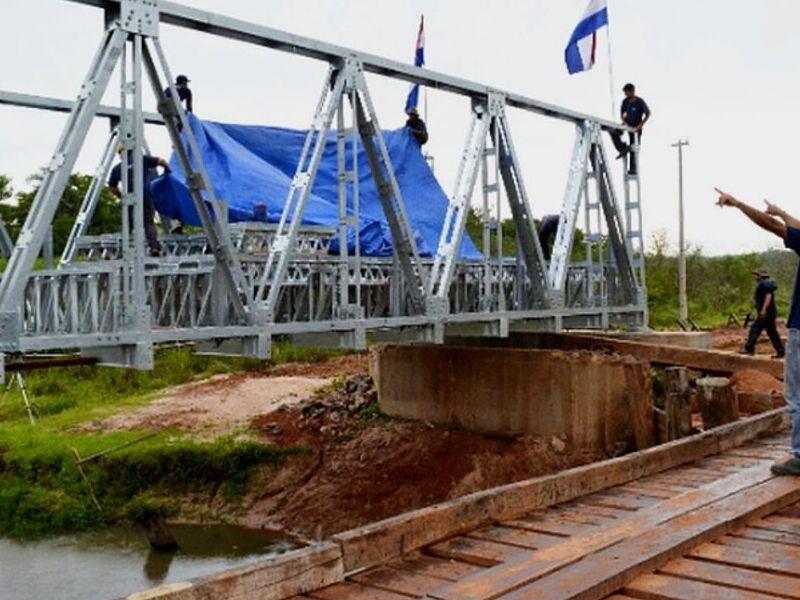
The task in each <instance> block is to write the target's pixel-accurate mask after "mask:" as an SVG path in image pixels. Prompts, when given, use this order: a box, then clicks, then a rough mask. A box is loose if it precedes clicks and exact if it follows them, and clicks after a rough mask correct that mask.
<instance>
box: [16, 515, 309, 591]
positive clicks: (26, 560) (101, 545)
mask: <svg viewBox="0 0 800 600" xmlns="http://www.w3.org/2000/svg"><path fill="white" fill-rule="evenodd" d="M170 531H171V532H172V534H173V535H174V536H175V539H176V540H177V542H178V545H179V546H180V550H178V551H177V552H172V553H163V552H156V551H153V550H151V549H150V546H149V544H148V543H147V538H146V537H145V535H144V533H143V532H142V531H141V530H138V529H121V528H119V529H109V530H104V531H99V532H88V533H81V534H77V535H70V536H60V537H53V538H47V539H42V540H37V541H25V542H18V541H13V540H7V539H0V598H1V599H2V600H79V599H80V600H111V599H114V598H120V597H124V596H126V595H127V594H130V593H132V592H136V591H140V590H143V589H147V588H150V587H154V586H157V585H161V584H163V583H172V582H176V581H185V580H186V579H191V578H193V577H200V576H203V575H210V574H213V573H217V572H219V571H223V570H225V569H230V568H232V567H237V566H241V565H244V564H247V563H250V562H254V561H257V560H261V559H263V558H266V557H268V556H270V555H275V554H280V553H283V552H286V551H288V550H291V549H293V548H295V547H296V546H295V545H293V544H292V542H289V541H287V540H285V539H282V538H280V537H277V536H276V535H275V534H272V533H269V532H263V531H256V530H250V529H243V528H240V527H234V526H228V525H211V526H201V525H173V526H171V527H170Z"/></svg>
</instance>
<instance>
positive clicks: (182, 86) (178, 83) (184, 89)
mask: <svg viewBox="0 0 800 600" xmlns="http://www.w3.org/2000/svg"><path fill="white" fill-rule="evenodd" d="M175 89H176V90H177V92H178V98H180V100H181V102H184V103H185V107H186V110H187V111H189V112H194V110H193V106H192V90H190V89H189V78H188V77H186V75H178V76H177V77H176V78H175ZM164 95H165V96H166V97H167V98H172V90H171V89H170V88H169V87H168V88H167V89H165V90H164Z"/></svg>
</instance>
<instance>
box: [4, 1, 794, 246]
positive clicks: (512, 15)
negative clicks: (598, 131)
mask: <svg viewBox="0 0 800 600" xmlns="http://www.w3.org/2000/svg"><path fill="white" fill-rule="evenodd" d="M185 4H188V5H191V6H193V7H195V8H199V9H204V10H209V11H214V12H219V13H224V14H226V15H229V16H234V17H237V18H240V19H245V20H249V21H252V22H255V23H259V24H263V25H267V26H270V27H275V28H278V29H284V30H287V31H290V32H292V33H296V34H300V35H305V36H310V37H313V38H317V39H319V40H323V41H326V42H332V43H336V44H340V45H344V46H348V47H351V48H354V49H357V50H362V51H365V52H370V53H374V54H379V55H382V56H385V57H388V58H392V59H396V60H400V61H407V62H411V61H412V60H413V56H414V44H415V41H416V31H417V27H418V23H419V17H420V14H423V13H424V15H425V30H426V38H427V39H426V48H425V52H426V63H427V66H428V67H429V68H431V69H433V70H436V71H441V72H444V73H448V74H451V75H454V76H459V77H463V78H466V79H470V80H473V81H477V82H480V83H483V84H487V85H491V86H493V87H496V88H500V89H504V90H508V91H511V92H515V93H520V94H524V95H527V96H529V97H532V98H536V99H539V100H542V101H546V102H551V103H554V104H558V105H562V106H564V107H567V108H571V109H575V110H580V111H583V112H587V113H590V114H593V115H597V116H599V117H603V118H611V117H612V110H613V114H614V116H615V118H616V113H617V111H618V105H619V101H620V99H621V96H622V94H621V88H622V86H623V84H624V83H626V82H628V81H631V82H633V83H635V84H636V86H637V91H638V93H639V95H640V96H641V97H643V98H644V99H645V100H646V101H647V103H648V104H649V106H650V108H651V110H652V112H653V116H652V120H651V122H650V123H648V125H647V127H646V130H645V134H644V139H643V144H642V166H641V180H642V191H643V209H644V221H645V236H646V238H648V239H649V238H650V236H652V235H653V233H654V232H656V231H659V230H664V231H666V233H667V236H668V239H669V241H670V243H671V245H672V249H673V250H674V249H675V247H676V245H677V237H678V234H677V231H678V209H677V207H678V165H677V153H676V150H675V149H674V148H673V147H672V144H673V143H675V142H676V141H677V140H678V139H685V140H688V141H689V143H690V145H689V146H688V147H686V148H685V149H684V186H685V187H684V189H685V205H686V210H685V212H686V238H687V241H688V243H689V244H690V245H692V246H699V247H701V248H702V250H703V251H704V252H705V253H707V254H725V253H739V252H748V251H758V250H764V249H767V248H773V247H778V246H779V245H780V240H777V239H776V238H774V237H772V236H771V235H770V234H767V233H764V232H761V231H758V230H757V229H756V228H755V227H754V226H752V225H751V224H750V223H749V222H747V221H746V220H745V218H744V217H743V216H741V215H739V214H737V213H736V212H735V211H732V210H730V209H727V210H722V209H719V208H718V207H716V206H715V205H714V201H715V194H714V191H713V187H714V186H718V187H721V188H723V189H725V190H726V191H729V192H731V193H733V194H734V195H736V196H738V197H740V198H742V199H744V200H747V201H750V202H752V203H754V204H758V205H762V199H764V198H768V199H770V200H771V201H773V202H776V203H778V204H780V205H782V206H783V207H784V208H785V209H787V210H788V211H789V212H790V213H794V214H797V215H800V194H798V192H797V183H796V181H797V180H795V179H794V169H796V168H798V167H797V166H796V165H795V164H794V161H795V160H796V157H797V155H798V153H797V150H796V149H795V147H794V143H795V141H796V140H798V139H800V136H798V134H799V133H800V120H798V115H797V109H796V105H797V102H798V99H799V98H800V41H798V40H797V27H796V24H797V22H800V2H797V1H796V0H761V1H760V2H753V1H752V0H750V1H743V0H703V1H702V2H698V1H697V0H670V1H668V2H667V1H664V0H658V1H656V0H608V5H609V9H608V10H609V21H610V28H609V30H608V31H607V32H603V33H602V34H601V36H600V48H599V50H598V56H597V64H596V66H595V68H594V69H593V70H592V71H589V72H585V73H580V74H577V75H572V76H570V75H569V74H568V73H567V71H566V68H565V66H564V62H563V52H564V46H565V44H566V42H567V40H568V39H569V36H570V34H571V32H572V29H573V28H574V27H575V25H576V24H577V23H578V21H579V20H580V17H581V15H582V13H583V11H584V8H585V6H586V4H587V0H516V1H515V0H493V1H492V2H485V0H405V1H404V2H387V1H385V0H186V2H185ZM102 26H103V25H102V12H101V11H99V10H98V9H95V8H91V7H85V6H81V5H76V4H73V3H71V2H65V1H64V0H0V56H2V57H3V59H2V61H0V90H5V91H16V92H23V93H30V94H40V95H45V96H54V97H59V98H68V99H72V98H74V97H75V96H76V94H77V91H78V89H79V87H80V83H81V82H82V80H83V78H84V76H85V74H86V71H87V69H88V66H89V62H90V60H91V58H92V56H93V54H94V51H95V49H96V47H97V45H98V43H99V41H100V36H101V33H102ZM609 37H610V46H611V48H610V50H611V53H610V54H611V63H610V64H611V66H612V68H611V69H609V58H608V46H607V43H608V41H609ZM161 41H162V44H163V46H164V49H165V52H166V54H167V57H168V60H169V62H170V67H171V69H172V71H173V72H174V73H177V72H181V73H186V74H187V75H188V76H189V77H190V78H191V79H192V89H193V91H194V94H195V113H196V114H197V115H198V116H199V117H200V118H203V119H209V120H214V121H222V122H232V123H246V124H263V125H276V126H283V127H291V128H298V129H304V128H307V127H308V125H309V124H310V121H311V117H312V114H313V110H314V106H315V105H316V102H317V98H318V95H319V92H320V89H321V86H322V81H323V77H324V76H325V73H326V70H327V65H325V64H323V63H321V62H319V61H315V60H312V59H307V58H303V57H298V56H293V55H290V54H286V53H281V52H278V51H275V50H271V49H268V48H262V47H257V46H252V45H247V44H244V43H240V42H235V41H230V40H225V39H222V38H218V37H214V36H209V35H206V34H202V33H199V32H194V31H187V30H183V29H179V28H175V27H170V26H166V25H162V27H161ZM609 71H612V72H613V91H614V98H613V109H612V98H611V90H610V83H611V82H612V77H611V74H610V72H609ZM367 80H368V84H369V86H370V91H371V94H372V96H373V101H374V103H375V105H376V108H377V112H378V116H379V120H380V123H381V126H382V127H383V128H385V129H391V128H395V127H399V126H401V125H402V124H403V122H404V118H405V117H404V114H403V112H402V109H403V105H404V102H405V96H406V93H407V91H408V84H407V83H404V82H401V81H394V80H391V79H387V78H384V77H381V76H378V75H368V76H367ZM118 95H119V91H118V89H114V86H113V83H112V86H111V89H110V90H109V91H108V92H107V94H106V99H105V102H107V103H114V101H115V99H117V98H118ZM427 98H428V100H427V107H428V110H427V120H428V126H429V131H430V135H431V140H430V142H429V144H428V145H427V146H426V149H427V151H428V152H429V153H430V154H431V155H433V156H434V159H435V173H436V176H437V178H438V179H439V181H440V182H441V184H442V186H443V187H444V189H445V191H447V192H448V193H450V191H451V189H452V188H453V185H454V183H455V176H456V170H457V168H458V163H459V159H460V156H461V152H462V146H463V144H464V139H465V137H466V133H467V125H468V123H469V115H470V107H469V101H468V100H467V99H465V98H463V97H460V96H455V95H452V94H447V93H444V92H439V91H434V90H431V91H430V92H429V93H428V94H427ZM148 108H150V109H153V108H154V103H153V102H152V101H150V102H149V105H148ZM65 120H66V116H65V115H61V114H55V113H47V112H43V111H36V110H30V109H22V108H13V107H7V106H0V140H2V144H0V173H2V174H5V175H8V176H10V177H12V182H13V185H14V187H15V188H16V189H25V188H27V187H28V183H27V182H26V177H27V176H28V175H30V174H31V173H34V172H35V171H37V170H38V169H39V168H40V167H41V166H42V165H44V164H46V163H47V162H48V161H49V158H50V156H51V155H52V153H53V149H54V148H55V145H56V143H57V141H58V138H59V136H60V134H61V130H62V128H63V126H64V123H65ZM509 122H510V126H511V133H512V136H513V140H514V144H515V146H516V150H517V154H518V157H519V162H520V163H521V169H522V176H523V178H524V182H525V186H526V188H527V191H528V196H529V200H530V203H531V207H532V210H533V212H534V214H535V215H536V216H541V215H543V214H547V213H557V212H558V211H559V209H560V206H561V202H562V199H563V195H564V189H565V185H566V177H567V169H568V164H569V158H570V154H571V150H572V144H573V141H574V135H575V133H574V126H573V125H572V124H569V123H565V122H562V121H558V120H553V119H549V118H546V117H543V116H539V115H534V114H531V113H527V112H522V111H520V110H517V109H509ZM107 132H108V125H107V123H106V122H105V121H103V120H99V119H98V120H97V122H96V123H95V125H93V127H92V130H91V132H90V134H89V136H88V138H87V140H86V143H85V145H84V148H83V151H82V153H81V156H80V158H79V160H78V163H77V165H76V170H78V171H80V172H85V173H91V172H93V171H94V169H95V165H96V163H97V161H98V159H99V157H100V154H101V151H102V147H103V144H104V142H105V140H106V137H107ZM147 137H148V141H149V143H150V146H151V148H152V149H153V151H154V153H157V154H162V155H166V154H168V153H169V152H170V149H169V142H168V139H167V136H166V133H165V132H164V130H163V128H159V127H149V128H148V130H147ZM606 149H607V152H608V153H609V154H611V155H612V156H613V154H612V152H613V147H612V146H611V144H610V142H609V141H608V140H607V139H606ZM615 166H616V165H615ZM618 193H621V190H620V189H618ZM476 200H477V198H476ZM505 216H507V211H506V215H505Z"/></svg>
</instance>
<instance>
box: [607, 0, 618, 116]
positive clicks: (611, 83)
mask: <svg viewBox="0 0 800 600" xmlns="http://www.w3.org/2000/svg"><path fill="white" fill-rule="evenodd" d="M606 10H608V5H606ZM606 49H607V50H608V92H609V98H610V100H611V119H612V120H613V121H617V119H618V115H617V110H616V102H615V101H614V92H615V89H616V88H615V86H614V64H613V63H612V62H611V17H610V16H609V18H608V23H607V24H606Z"/></svg>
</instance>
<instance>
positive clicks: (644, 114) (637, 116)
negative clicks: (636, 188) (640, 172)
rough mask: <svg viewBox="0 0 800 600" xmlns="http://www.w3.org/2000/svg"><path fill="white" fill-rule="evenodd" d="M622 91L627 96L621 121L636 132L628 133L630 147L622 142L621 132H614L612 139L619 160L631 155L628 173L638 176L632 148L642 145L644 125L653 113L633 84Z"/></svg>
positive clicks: (622, 108)
mask: <svg viewBox="0 0 800 600" xmlns="http://www.w3.org/2000/svg"><path fill="white" fill-rule="evenodd" d="M622 91H623V93H624V94H625V98H624V99H623V100H622V105H621V106H620V109H619V112H620V119H622V123H623V124H624V125H627V126H628V127H633V128H634V129H635V131H631V132H629V133H628V137H629V138H630V145H627V144H625V142H623V141H622V138H621V135H620V132H619V131H612V132H611V139H612V141H613V142H614V147H615V148H616V149H617V152H619V156H617V158H622V157H623V156H625V155H626V154H630V164H629V165H628V173H629V174H631V175H636V174H637V165H636V154H635V153H631V148H630V147H631V146H633V145H634V144H640V143H641V141H642V130H643V129H644V124H645V123H647V121H649V120H650V114H651V113H650V107H649V106H647V102H645V101H644V100H643V99H642V98H640V97H639V96H637V95H636V86H634V85H633V84H632V83H626V84H625V87H623V88H622Z"/></svg>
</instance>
